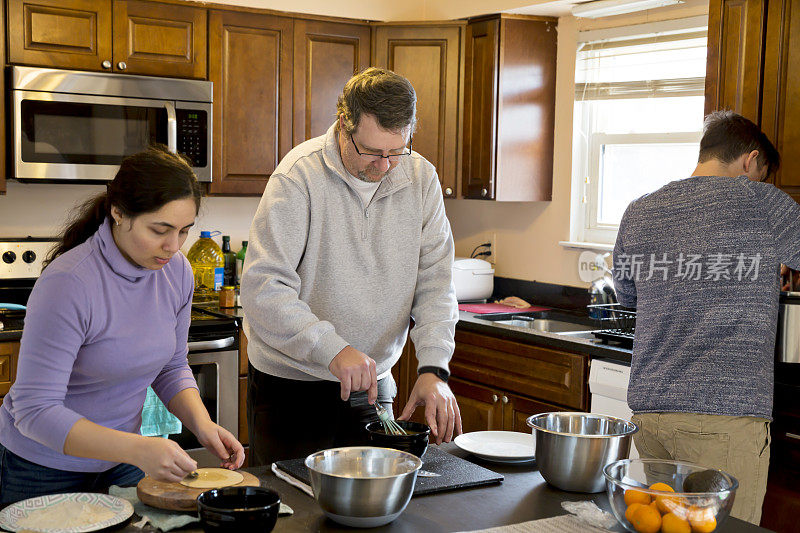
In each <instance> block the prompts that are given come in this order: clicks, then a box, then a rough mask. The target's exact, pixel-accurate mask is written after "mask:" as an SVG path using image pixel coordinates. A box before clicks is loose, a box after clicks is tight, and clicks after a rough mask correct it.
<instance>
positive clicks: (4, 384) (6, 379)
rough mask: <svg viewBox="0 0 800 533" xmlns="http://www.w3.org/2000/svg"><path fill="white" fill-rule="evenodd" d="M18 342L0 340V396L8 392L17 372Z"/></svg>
mask: <svg viewBox="0 0 800 533" xmlns="http://www.w3.org/2000/svg"><path fill="white" fill-rule="evenodd" d="M18 355H19V343H18V342H0V396H3V395H5V394H7V393H8V391H9V389H10V388H11V384H12V383H14V376H15V375H16V373H17V356H18Z"/></svg>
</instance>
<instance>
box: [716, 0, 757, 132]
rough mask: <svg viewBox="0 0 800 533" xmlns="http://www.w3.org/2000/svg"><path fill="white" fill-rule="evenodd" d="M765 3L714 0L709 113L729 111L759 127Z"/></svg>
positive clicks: (748, 0) (749, 0)
mask: <svg viewBox="0 0 800 533" xmlns="http://www.w3.org/2000/svg"><path fill="white" fill-rule="evenodd" d="M766 9H767V2H766V0H711V1H710V3H709V8H708V55H707V67H706V91H705V112H706V114H708V113H710V112H712V111H715V110H719V109H730V110H733V111H736V112H737V113H739V114H741V115H743V116H745V117H747V118H749V119H750V120H752V121H753V122H755V123H756V124H759V121H760V116H761V103H760V102H761V90H762V87H761V69H762V68H763V66H764V64H763V61H764V59H763V51H764V42H763V36H764V26H765V24H766V20H767V12H766Z"/></svg>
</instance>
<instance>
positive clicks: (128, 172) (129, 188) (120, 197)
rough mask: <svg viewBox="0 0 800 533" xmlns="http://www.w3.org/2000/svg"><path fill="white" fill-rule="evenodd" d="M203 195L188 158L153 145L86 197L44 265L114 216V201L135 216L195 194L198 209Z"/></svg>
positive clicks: (130, 215) (124, 161)
mask: <svg viewBox="0 0 800 533" xmlns="http://www.w3.org/2000/svg"><path fill="white" fill-rule="evenodd" d="M201 197H202V190H201V189H200V184H199V183H198V182H197V178H196V177H195V175H194V172H192V168H191V166H189V163H188V162H187V161H186V159H184V158H183V157H182V156H180V155H178V154H174V153H172V152H170V151H169V150H167V148H166V147H165V146H161V145H156V146H151V147H150V148H148V149H147V150H146V151H144V152H139V153H138V154H133V155H131V156H129V157H126V158H125V159H123V160H122V164H121V165H120V167H119V170H118V171H117V174H116V176H114V179H113V180H112V181H111V183H109V184H108V187H107V190H106V192H104V193H102V194H100V195H98V196H95V197H94V198H91V199H89V200H87V201H86V202H84V203H83V205H81V206H80V207H79V208H78V209H77V210H76V214H75V215H74V216H73V217H72V218H71V219H70V221H69V222H68V223H67V225H66V228H65V229H64V232H63V233H62V235H61V239H60V242H59V243H58V246H56V247H55V248H54V249H53V251H52V252H50V254H48V256H47V259H45V261H44V266H45V267H46V266H47V265H49V264H50V263H51V262H52V261H53V260H54V259H55V258H56V257H58V256H60V255H61V254H63V253H66V252H68V251H69V250H71V249H73V248H75V247H76V246H78V245H79V244H81V243H83V242H85V241H86V240H87V239H88V238H89V237H91V236H92V235H94V233H95V232H97V230H98V229H99V228H100V226H101V225H102V224H103V222H104V221H105V220H106V218H110V217H111V206H112V205H113V206H116V207H117V208H118V209H119V210H120V211H121V212H122V213H123V214H124V215H125V216H126V217H131V218H133V217H136V216H138V215H141V214H144V213H152V212H153V211H158V210H159V209H161V208H162V207H163V206H164V205H165V204H168V203H169V202H172V201H173V200H182V199H184V198H192V199H193V200H194V202H195V206H196V208H197V210H199V209H200V199H201ZM43 268H44V267H43Z"/></svg>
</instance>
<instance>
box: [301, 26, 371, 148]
mask: <svg viewBox="0 0 800 533" xmlns="http://www.w3.org/2000/svg"><path fill="white" fill-rule="evenodd" d="M370 32H371V30H370V27H369V25H368V24H366V23H353V24H348V23H339V22H326V21H319V20H304V19H300V18H298V19H295V21H294V70H293V76H294V111H293V116H294V121H293V129H294V133H293V144H294V145H298V144H300V143H301V142H303V141H306V140H308V139H312V138H314V137H318V136H320V135H322V134H324V133H325V132H326V131H328V128H329V127H330V126H331V124H333V122H334V121H335V120H336V102H337V100H338V98H339V95H340V94H341V93H342V88H343V87H344V84H345V83H346V82H347V80H349V79H350V78H351V77H352V76H353V74H356V73H357V72H359V71H361V70H363V69H365V68H367V67H368V66H369V61H370Z"/></svg>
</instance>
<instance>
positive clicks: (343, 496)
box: [306, 446, 422, 527]
mask: <svg viewBox="0 0 800 533" xmlns="http://www.w3.org/2000/svg"><path fill="white" fill-rule="evenodd" d="M306 467H307V468H308V472H309V475H310V477H311V487H312V488H313V489H314V497H315V498H316V499H317V502H318V503H319V505H320V507H321V508H322V511H323V512H324V513H325V514H326V515H327V516H328V517H329V518H330V519H331V520H334V521H336V522H339V523H340V524H344V525H346V526H353V527H377V526H382V525H384V524H388V523H389V522H391V521H392V520H394V519H395V518H397V517H398V516H400V513H402V512H403V511H404V510H405V508H406V506H407V505H408V502H409V500H411V493H412V492H413V491H414V483H415V482H416V480H417V472H418V471H419V469H420V468H421V467H422V461H421V460H420V459H419V457H417V456H415V455H412V454H410V453H407V452H403V451H400V450H394V449H390V448H375V447H371V446H357V447H356V446H353V447H348V448H333V449H331V450H322V451H320V452H317V453H313V454H311V455H309V456H308V457H306Z"/></svg>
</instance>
